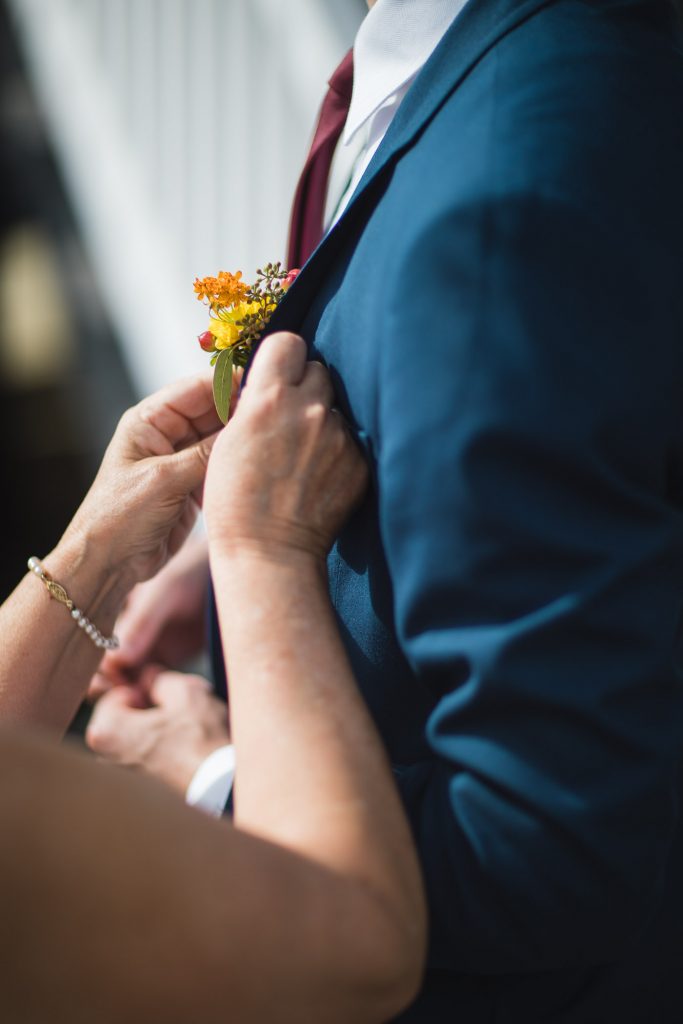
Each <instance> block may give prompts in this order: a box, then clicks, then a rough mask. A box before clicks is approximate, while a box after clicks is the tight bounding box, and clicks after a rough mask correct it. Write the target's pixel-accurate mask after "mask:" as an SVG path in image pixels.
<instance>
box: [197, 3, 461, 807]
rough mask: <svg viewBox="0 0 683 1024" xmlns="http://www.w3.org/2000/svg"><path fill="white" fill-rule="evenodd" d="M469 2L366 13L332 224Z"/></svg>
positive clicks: (230, 755) (204, 782)
mask: <svg viewBox="0 0 683 1024" xmlns="http://www.w3.org/2000/svg"><path fill="white" fill-rule="evenodd" d="M470 2H473V0H470ZM465 3H466V0H377V2H376V3H375V5H374V7H372V8H371V10H370V11H369V13H368V14H367V15H366V17H365V19H364V21H363V24H362V25H361V27H360V28H359V30H358V34H357V36H356V40H355V42H354V45H353V93H352V96H351V106H350V108H349V113H348V117H347V119H346V125H345V127H344V132H343V135H342V138H341V140H340V142H339V145H338V146H337V150H336V152H335V155H334V160H333V162H332V169H331V171H330V183H329V186H328V195H327V203H326V211H325V225H326V227H327V228H328V229H329V228H330V227H332V225H334V224H335V223H336V222H337V220H338V219H339V218H340V217H341V215H342V213H343V212H344V210H345V209H346V207H347V205H348V203H349V202H350V200H351V196H352V195H353V193H354V192H355V190H356V187H357V185H358V183H359V182H360V180H361V178H362V177H363V174H364V173H365V171H366V170H367V168H368V165H369V164H370V161H371V160H372V158H373V156H374V155H375V153H376V152H377V149H378V148H379V146H380V144H381V142H382V139H383V138H384V136H385V135H386V132H387V129H388V128H389V125H390V124H391V122H392V121H393V119H394V116H395V114H396V111H397V110H398V108H399V106H400V105H401V101H402V100H403V97H404V96H405V94H406V93H407V92H408V89H409V88H410V86H411V85H412V83H413V81H414V80H415V78H416V77H417V75H418V74H419V72H420V71H421V70H422V67H423V66H424V64H425V63H426V62H427V60H428V59H429V57H430V56H431V54H432V53H433V52H434V50H435V49H436V47H437V46H438V44H439V43H440V42H441V40H442V38H443V37H444V35H445V34H446V31H447V29H448V28H449V26H450V25H451V23H452V22H453V20H454V18H455V17H456V16H457V15H458V14H459V13H460V11H461V10H462V9H463V7H464V6H465ZM234 774H235V758H234V750H233V747H232V746H225V747H221V748H220V749H219V750H217V751H214V753H213V754H211V755H210V756H209V757H208V758H207V759H206V760H205V761H203V762H202V764H201V765H200V766H199V768H198V769H197V771H196V773H195V775H194V777H193V779H192V782H191V783H190V785H189V787H188V789H187V793H186V800H187V802H188V803H189V804H193V805H194V806H196V807H201V808H202V809H203V810H206V811H207V812H208V813H210V814H214V815H215V816H217V817H218V816H220V814H222V812H223V809H224V808H225V805H226V803H227V800H228V796H229V794H230V790H231V788H232V782H233V778H234Z"/></svg>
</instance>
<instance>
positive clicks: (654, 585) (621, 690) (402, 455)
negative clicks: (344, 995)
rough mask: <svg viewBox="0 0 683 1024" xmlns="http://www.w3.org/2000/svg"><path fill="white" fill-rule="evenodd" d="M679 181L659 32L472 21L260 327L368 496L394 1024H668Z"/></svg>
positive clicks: (680, 904)
mask: <svg viewBox="0 0 683 1024" xmlns="http://www.w3.org/2000/svg"><path fill="white" fill-rule="evenodd" d="M380 3H382V0H380ZM407 7H408V8H409V5H407ZM681 182H683V56H682V55H681V42H680V36H679V34H678V32H677V29H676V24H675V20H674V13H673V10H672V8H671V7H670V6H669V5H668V4H667V3H666V2H664V0H645V2H640V0H521V2H519V0H471V2H470V3H469V4H468V5H467V6H466V7H465V9H464V10H463V11H462V12H461V13H460V14H458V17H457V18H456V19H455V21H454V22H453V24H452V25H451V27H450V28H449V29H448V30H447V31H446V33H445V34H444V35H443V37H442V39H441V41H440V43H439V44H438V46H437V48H436V50H435V51H434V52H433V53H432V55H431V56H430V57H429V59H428V60H427V62H426V64H425V65H424V67H423V68H422V70H421V71H420V72H419V74H418V75H417V77H416V79H415V81H414V82H412V84H411V85H410V88H409V89H408V90H407V92H406V94H405V97H403V98H402V101H401V103H400V106H399V107H398V110H397V112H396V113H395V116H394V117H393V120H392V121H391V124H390V127H389V129H388V131H387V132H386V135H385V136H384V137H383V139H382V141H381V144H380V145H379V148H378V149H377V151H376V152H375V153H374V155H372V157H371V160H370V162H369V165H368V166H367V167H366V168H365V169H364V170H363V173H362V178H361V180H360V182H359V184H358V186H357V187H356V188H355V190H354V192H353V196H352V197H350V201H349V203H348V205H347V206H346V208H345V211H344V212H343V214H342V215H341V217H340V218H339V219H338V221H337V223H336V225H335V226H334V227H333V228H332V230H331V231H330V232H329V233H328V235H327V236H326V238H325V239H324V241H323V242H322V244H321V245H320V246H319V248H318V249H317V251H316V252H315V254H314V255H313V256H312V258H311V259H310V260H309V262H308V263H307V265H306V266H305V267H304V269H303V271H302V273H301V274H300V276H299V278H298V279H297V281H296V283H295V284H294V285H293V287H292V288H291V289H290V292H289V293H288V296H287V298H286V300H285V301H284V302H283V304H282V305H281V306H280V308H279V309H278V311H277V313H276V314H275V317H274V319H273V321H272V324H271V328H270V329H271V330H272V331H275V330H288V331H293V332H295V333H298V334H301V335H302V336H303V337H304V338H305V339H306V341H307V342H308V343H309V345H310V349H311V357H312V358H317V359H321V360H322V361H324V362H325V363H326V365H328V366H329V367H330V369H331V371H332V373H333V377H334V380H335V384H336V388H337V398H338V405H339V407H340V408H341V410H342V411H343V413H344V414H345V416H346V417H347V418H348V420H349V422H350V423H351V425H352V428H353V429H354V431H355V432H356V434H357V436H358V438H359V441H360V443H361V444H362V445H363V446H364V448H365V450H366V452H367V456H368V460H369V463H370V466H371V470H372V477H373V482H374V486H373V488H372V491H371V494H370V496H369V498H368V500H367V501H366V503H365V504H364V506H363V507H362V508H361V509H360V510H359V512H358V513H357V514H356V515H355V516H354V518H353V519H352V520H351V521H350V523H349V524H348V525H347V527H346V528H345V529H344V531H343V533H342V535H341V536H340V537H339V539H338V541H337V543H336V545H335V547H334V549H333V551H332V553H331V555H330V559H329V576H330V594H331V597H332V600H333V603H334V606H335V608H336V611H337V614H338V619H339V624H340V630H341V632H342V636H343V638H344V641H345V644H346V648H347V651H348V653H349V656H350V659H351V661H352V664H353V667H354V670H355V674H356V678H357V680H358V684H359V686H360V688H361V690H362V692H363V694H364V696H365V698H366V700H367V702H368V705H369V706H370V708H371V710H372V712H373V714H374V716H375V718H376V721H377V722H378V724H379V728H380V730H381V732H382V735H383V736H384V738H385V741H386V744H387V749H388V751H389V754H390V757H391V759H392V762H393V764H394V766H395V773H396V779H397V783H398V785H399V787H400V789H401V792H402V794H403V797H404V801H405V806H406V809H407V812H408V815H409V817H410V819H411V822H412V825H413V829H414V834H415V837H416V841H417V844H418V847H419V851H420V855H421V859H422V864H423V868H424V876H425V881H426V886H427V892H428V896H429V904H430V914H431V948H430V959H429V971H428V974H427V978H426V981H425V986H424V990H423V992H422V994H421V996H420V997H419V999H418V1001H417V1003H416V1004H415V1006H414V1007H413V1008H412V1009H411V1010H410V1011H408V1012H407V1013H406V1014H405V1016H404V1017H403V1018H402V1019H405V1020H406V1021H416V1022H417V1021H419V1022H432V1021H434V1022H436V1021H439V1022H441V1021H450V1020H453V1021H458V1022H467V1024H469V1022H473V1024H474V1022H479V1021H487V1022H488V1021H500V1022H517V1021H520V1022H522V1021H523V1022H525V1024H530V1022H536V1021H538V1022H541V1021H543V1022H557V1024H560V1022H567V1024H569V1022H572V1024H574V1022H581V1024H583V1022H596V1024H597V1022H603V1021H604V1022H612V1021H614V1022H618V1024H628V1022H633V1024H636V1022H643V1024H644V1022H655V1024H674V1022H679V1021H680V1020H681V1019H683V998H682V997H681V982H680V981H679V978H680V977H681V975H683V931H682V930H681V926H680V923H679V922H680V910H682V909H683V899H682V898H681V897H682V892H681V890H682V889H683V886H682V876H683V848H682V847H683V844H682V843H681V838H680V835H679V825H678V823H679V801H680V795H681V786H680V778H679V776H680V759H681V750H682V745H683V691H682V688H681V687H682V681H681V668H682V664H681V658H682V648H681V603H682V598H683V515H682V511H683V510H682V507H681V502H682V500H683V475H682V472H683V465H682V461H683V430H682V427H683V424H682V423H681V393H682V392H683V367H682V366H681V362H682V361H683V344H682V343H683V288H682V287H681V269H682V268H683V195H682V193H681ZM247 386H248V385H247Z"/></svg>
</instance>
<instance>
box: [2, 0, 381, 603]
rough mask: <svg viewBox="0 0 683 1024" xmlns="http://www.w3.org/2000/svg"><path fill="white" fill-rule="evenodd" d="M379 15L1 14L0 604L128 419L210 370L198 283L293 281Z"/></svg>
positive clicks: (268, 4) (327, 3)
mask: <svg viewBox="0 0 683 1024" xmlns="http://www.w3.org/2000/svg"><path fill="white" fill-rule="evenodd" d="M365 13H366V6H365V0H288V2H286V3H283V2H282V0H0V185H1V190H0V459H1V460H2V463H3V465H2V479H3V482H4V493H5V498H4V500H3V501H2V503H1V504H0V545H2V557H1V559H0V566H1V568H0V572H1V573H2V579H1V580H0V586H1V588H2V590H1V593H0V599H2V598H4V597H5V596H6V595H7V593H9V591H10V590H11V589H12V588H13V587H14V586H15V584H16V583H17V581H18V579H19V578H20V577H21V575H22V574H23V572H24V571H25V565H26V559H27V558H28V556H29V555H31V554H36V555H38V556H42V555H44V554H46V553H47V552H48V551H49V550H50V548H51V547H52V546H54V544H55V542H56V541H57V539H58V538H59V536H60V534H61V532H62V530H63V529H64V526H65V525H66V523H67V522H68V520H69V518H70V516H71V514H72V513H73V511H74V510H75V508H76V505H77V504H78V502H79V500H80V498H81V497H82V494H83V493H84V491H85V489H86V488H87V486H88V484H89V482H90V480H91V479H92V475H93V473H94V470H95V468H96V466H97V464H98V462H99V459H100V457H101V454H102V451H103V448H104V446H105V445H106V442H107V441H108V439H109V437H110V436H111V433H112V431H113V429H114V426H115V424H116V421H117V419H118V417H119V415H120V414H121V412H122V411H123V409H124V408H126V407H127V406H128V405H130V404H131V403H132V402H133V401H136V400H137V399H138V398H139V397H141V396H142V395H144V394H146V393H149V392H150V391H152V390H155V389H156V388H158V387H159V386H161V385H162V384H164V383H166V382H167V381H169V380H172V379H174V378H176V377H178V376H181V375H184V374H187V373H192V372H194V371H197V370H203V369H206V368H207V362H208V360H207V357H206V356H205V354H204V353H201V352H200V350H199V348H198V346H197V344H196V336H197V334H199V333H200V332H201V331H203V330H204V328H205V320H206V313H205V310H204V309H203V308H202V307H201V306H200V305H199V303H197V301H196V300H195V298H194V294H193V290H192V283H193V281H194V278H195V277H197V276H200V277H202V276H205V275H207V274H214V273H216V272H217V271H218V270H219V269H221V270H232V271H234V270H237V269H242V270H243V271H244V276H245V279H246V280H249V279H250V278H251V277H252V276H253V273H254V270H255V268H256V267H257V266H258V265H259V264H262V263H264V262H268V261H274V260H276V259H281V258H282V257H283V255H284V248H285V242H286V233H287V221H288V215H289V206H290V201H291V197H292V193H293V190H294V186H295V184H296V180H297V177H298V174H299V171H300V169H301V166H302V163H303V160H304V158H305V155H306V151H307V148H308V143H309V140H310V135H311V131H312V127H313V123H314V120H315V116H316V112H317V109H318V106H319V103H320V100H321V98H322V95H323V92H324V89H325V82H326V80H327V78H328V77H329V75H330V73H331V71H332V70H333V69H334V67H335V66H336V64H337V63H338V61H339V60H340V58H341V56H342V55H343V53H344V52H345V50H346V49H347V48H348V46H349V45H350V43H351V41H352V40H353V37H354V35H355V32H356V29H357V27H358V25H359V24H360V22H361V20H362V18H363V16H364V14H365Z"/></svg>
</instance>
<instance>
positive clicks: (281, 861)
mask: <svg viewBox="0 0 683 1024" xmlns="http://www.w3.org/2000/svg"><path fill="white" fill-rule="evenodd" d="M271 372H272V373H273V374H275V376H276V377H280V378H285V379H284V380H283V379H281V380H279V381H276V382H272V381H271V382H269V373H271ZM321 374H322V371H321V370H320V368H318V369H317V370H313V371H311V372H309V371H308V370H307V369H306V364H305V349H304V347H303V344H302V343H301V341H300V340H299V339H293V338H292V337H291V336H274V337H273V338H271V339H269V342H268V346H264V349H263V350H262V358H261V359H260V360H259V359H258V357H257V361H256V363H255V366H254V375H253V378H252V379H250V384H249V387H248V388H247V390H246V392H245V395H244V397H243V398H242V400H241V403H240V407H239V411H238V414H237V415H236V417H235V420H234V421H233V423H232V424H231V426H229V427H228V428H227V429H226V430H225V431H224V432H223V433H222V434H221V437H220V438H219V442H218V443H217V445H216V448H215V449H214V453H213V455H212V458H211V462H210V469H209V479H208V480H207V496H206V506H205V507H206V509H207V523H208V526H209V538H210V544H211V549H212V562H213V569H214V573H215V576H216V589H217V593H218V601H219V609H220V616H221V621H222V625H223V629H224V631H225V643H226V647H228V646H229V648H230V649H229V651H226V654H227V657H228V668H229V673H230V687H231V700H232V701H233V710H232V713H233V719H234V724H235V734H236V735H235V740H236V744H237V748H238V763H239V782H238V791H237V825H238V827H237V828H233V827H232V826H230V825H227V824H226V823H224V822H220V823H218V822H214V821H211V820H208V819H205V818H204V816H202V815H200V814H199V813H197V812H193V811H192V810H190V809H188V808H185V807H184V806H183V805H182V804H180V803H179V802H178V800H177V798H175V797H174V795H173V794H170V793H166V792H165V791H164V792H162V790H161V788H160V787H158V786H157V785H155V784H154V783H153V782H151V781H150V780H145V779H140V778H138V777H136V778H135V781H133V778H132V777H131V776H127V775H124V774H121V773H119V772H116V771H114V770H112V769H110V768H108V767H105V766H103V765H96V766H94V767H93V766H91V765H90V764H89V763H88V762H86V761H84V760H83V759H81V758H79V757H76V756H74V755H72V754H68V753H66V752H64V751H58V750H51V749H49V748H47V747H44V746H42V745H38V744H36V743H35V742H34V741H29V740H26V739H21V738H18V737H16V736H12V737H0V779H2V778H5V777H7V776H8V775H9V774H10V773H11V774H13V775H14V776H15V778H16V779H17V780H18V784H17V786H16V787H13V789H12V791H11V792H10V791H9V790H8V789H7V788H6V787H3V786H2V785H0V820H1V821H2V826H3V827H2V829H1V830H0V879H4V880H8V881H9V883H11V884H6V885H5V890H6V891H5V893H4V894H3V904H4V905H3V915H2V921H3V926H2V929H0V980H1V981H2V987H3V1001H4V1004H5V1005H6V1006H7V1007H8V1009H9V1012H10V1016H11V1019H12V1020H15V1021H41V1020H43V1019H45V1014H46V1007H47V1005H48V1004H49V1006H50V1011H49V1016H50V1020H51V1021H52V1022H54V1024H62V1022H64V1024H67V1022H68V1024H78V1022H79V1021H81V1020H82V1021H83V1022H85V1021H90V1020H93V1019H96V1020H98V1022H100V1024H109V1022H111V1024H113V1022H115V1021H116V1022H118V1021H120V1020H123V1019H125V1020H126V1021H127V1022H128V1024H138V1022H139V1024H148V1022H149V1020H150V1016H152V1017H155V1018H158V1019H162V1018H163V1020H164V1021H165V1022H168V1024H174V1022H176V1021H177V1022H178V1024H181V1022H182V1024H185V1022H186V1021H187V1020H189V1019H201V1020H203V1021H205V1022H206V1024H212V1022H214V1021H215V1022H216V1024H218V1022H221V1024H222V1022H224V1021H225V1020H226V1019H234V1020H239V1021H240V1022H241V1024H250V1022H253V1024H261V1022H263V1021H269V1022H270V1021H272V1022H283V1024H287V1022H292V1024H300V1022H301V1021H315V1022H316V1024H337V1022H340V1024H341V1022H346V1021H348V1022H353V1024H364V1022H368V1024H370V1022H377V1024H379V1022H381V1021H384V1020H386V1019H387V1018H389V1017H391V1016H393V1015H394V1014H395V1013H397V1012H398V1011H399V1010H400V1009H401V1008H402V1007H404V1006H405V1005H406V1004H407V1002H409V1001H410V999H411V998H412V997H413V995H414V994H415V992H416V990H417V986H418V984H419V979H420V974H421V969H422V963H423V959H424V952H425V932H426V928H425V911H424V900H423V895H422V887H421V881H420V876H419V870H418V866H417V860H416V857H415V853H414V850H413V846H412V843H411V840H410V836H409V832H408V828H407V825H406V824H405V822H404V819H403V815H402V810H401V807H400V803H399V800H398V798H397V795H396V792H395V788H394V783H393V779H392V777H391V772H390V770H389V766H388V764H387V762H386V759H385V757H384V754H383V752H382V749H381V745H380V741H379V739H378V737H377V735H376V733H375V731H374V728H373V725H372V723H371V720H370V718H369V716H368V713H367V711H366V710H365V708H364V706H363V704H362V702H361V700H360V699H359V697H358V695H357V693H356V690H355V684H354V681H353V678H352V676H351V672H350V669H349V666H348V664H347V661H346V657H345V654H344V652H343V649H342V647H341V645H340V642H339V638H338V635H337V631H336V627H335V624H334V620H333V617H332V612H331V610H330V606H329V601H328V597H327V593H326V587H325V583H324V575H323V569H322V565H323V559H324V552H325V550H326V548H327V545H328V544H329V540H330V538H331V536H333V535H334V533H335V532H336V530H337V529H338V526H339V524H340V522H341V520H342V519H343V518H344V516H345V515H346V514H347V512H348V510H349V508H350V507H351V506H352V505H353V503H354V501H355V499H356V498H357V497H358V495H359V494H360V490H361V489H362V486H363V482H364V474H363V471H362V466H361V464H360V461H359V456H358V453H357V452H356V451H355V449H354V447H353V445H352V443H351V442H350V440H349V439H348V437H347V436H346V434H345V432H344V431H343V429H342V428H341V426H340V424H339V421H338V419H337V417H336V415H335V414H333V413H332V412H331V411H330V409H329V403H330V399H331V395H330V393H329V383H324V379H323V378H324V375H323V376H322V377H321ZM250 389H251V390H250ZM252 442H253V443H252ZM228 467H229V468H230V473H229V475H228V472H227V471H228ZM227 479H229V480H230V483H231V484H232V485H233V486H232V487H231V488H228V487H227V486H226V480H227ZM228 492H229V493H228ZM29 802H30V804H31V806H32V814H31V815H30V816H28V817H27V816H26V814H25V811H24V808H25V806H26V805H27V804H28V803H29Z"/></svg>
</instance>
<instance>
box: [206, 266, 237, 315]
mask: <svg viewBox="0 0 683 1024" xmlns="http://www.w3.org/2000/svg"><path fill="white" fill-rule="evenodd" d="M241 278H242V271H241V270H238V271H237V273H236V274H229V273H228V272H227V271H225V270H221V271H220V273H219V274H218V276H217V277H203V278H201V279H200V278H197V279H196V281H195V283H194V290H195V294H196V296H197V298H198V299H201V300H206V302H208V304H209V306H210V307H211V309H214V310H215V309H226V308H228V307H230V306H235V305H237V304H238V303H240V302H244V300H245V298H246V295H247V292H248V291H249V288H248V286H247V285H246V284H244V283H243V281H242V280H241Z"/></svg>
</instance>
